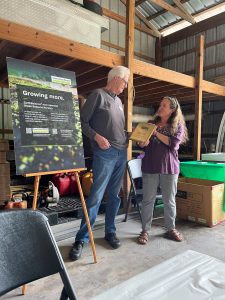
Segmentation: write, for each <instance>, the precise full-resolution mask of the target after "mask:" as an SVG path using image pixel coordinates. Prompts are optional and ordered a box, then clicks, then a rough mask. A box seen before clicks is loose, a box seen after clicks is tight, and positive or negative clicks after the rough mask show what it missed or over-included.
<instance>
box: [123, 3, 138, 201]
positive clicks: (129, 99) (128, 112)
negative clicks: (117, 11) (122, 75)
mask: <svg viewBox="0 0 225 300" xmlns="http://www.w3.org/2000/svg"><path fill="white" fill-rule="evenodd" d="M134 18H135V0H130V1H127V2H126V47H125V48H126V50H125V65H126V67H127V68H129V69H130V77H129V81H128V86H127V91H126V93H125V98H124V113H125V118H126V129H127V131H128V132H131V131H132V113H133V100H134V86H133V60H134ZM131 158H132V143H131V141H130V142H129V146H128V150H127V159H128V160H130V159H131ZM129 187H130V181H129V179H128V174H127V173H126V174H125V180H124V201H123V203H124V204H125V205H124V207H126V205H127V201H126V202H125V199H126V198H127V194H128V190H129Z"/></svg>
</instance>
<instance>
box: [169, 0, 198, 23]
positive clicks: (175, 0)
mask: <svg viewBox="0 0 225 300" xmlns="http://www.w3.org/2000/svg"><path fill="white" fill-rule="evenodd" d="M173 2H174V3H175V4H176V6H177V7H178V8H179V9H180V10H181V11H182V12H183V13H184V14H185V16H186V19H185V20H187V21H188V20H189V21H188V22H190V23H191V24H195V23H196V21H195V19H194V18H193V16H192V15H191V14H189V12H188V11H187V10H186V9H185V8H184V6H183V4H182V3H181V1H180V0H173Z"/></svg>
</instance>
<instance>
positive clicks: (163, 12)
mask: <svg viewBox="0 0 225 300" xmlns="http://www.w3.org/2000/svg"><path fill="white" fill-rule="evenodd" d="M188 1H189V0H181V3H186V2H188ZM171 6H175V4H171ZM166 12H167V10H166V9H162V10H160V11H158V12H157V13H155V14H153V15H151V16H149V17H147V18H146V19H147V20H149V21H150V20H152V19H155V18H157V17H159V16H161V15H163V14H165V13H166Z"/></svg>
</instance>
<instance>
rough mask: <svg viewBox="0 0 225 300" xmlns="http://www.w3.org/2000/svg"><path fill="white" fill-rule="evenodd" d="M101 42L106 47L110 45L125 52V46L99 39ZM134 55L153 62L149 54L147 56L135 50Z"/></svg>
mask: <svg viewBox="0 0 225 300" xmlns="http://www.w3.org/2000/svg"><path fill="white" fill-rule="evenodd" d="M101 44H102V45H104V46H107V47H110V48H113V49H117V50H119V51H122V52H125V48H124V47H121V46H119V45H115V44H113V43H110V42H107V41H104V40H102V41H101ZM134 55H135V56H137V57H140V58H144V59H146V60H148V61H152V62H155V59H154V58H153V57H150V56H148V55H146V54H143V53H141V52H137V51H135V52H134Z"/></svg>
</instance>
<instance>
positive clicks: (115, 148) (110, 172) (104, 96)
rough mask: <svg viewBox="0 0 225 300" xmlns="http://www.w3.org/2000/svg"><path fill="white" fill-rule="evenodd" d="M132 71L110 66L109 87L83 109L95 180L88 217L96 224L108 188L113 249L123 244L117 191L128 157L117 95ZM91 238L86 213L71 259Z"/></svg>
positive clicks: (108, 225) (107, 232) (107, 233)
mask: <svg viewBox="0 0 225 300" xmlns="http://www.w3.org/2000/svg"><path fill="white" fill-rule="evenodd" d="M129 75H130V71H129V69H127V68H126V67H123V66H117V67H115V68H113V69H111V71H110V72H109V73H108V82H107V85H106V87H105V88H101V89H97V90H94V91H93V92H92V93H91V94H90V96H89V97H88V98H87V101H86V102H85V104H84V106H83V108H82V110H81V125H82V131H83V133H84V134H85V135H86V136H87V137H89V138H90V140H91V141H92V145H93V166H92V170H93V184H92V187H91V192H90V196H89V197H88V199H87V201H86V206H87V211H88V215H89V220H90V223H91V226H93V225H94V222H95V220H96V217H97V214H98V210H99V206H100V204H101V201H102V198H103V195H104V193H105V190H106V189H107V191H108V200H107V204H106V212H105V240H106V241H107V242H108V243H109V244H110V246H111V247H112V248H114V249H117V248H119V247H120V240H119V239H118V238H117V236H116V227H115V217H116V215H117V212H118V210H119V207H120V198H119V197H118V194H119V191H120V187H121V184H122V178H123V174H124V171H125V166H126V161H127V155H126V152H127V150H126V149H127V134H126V132H125V131H124V125H125V118H124V112H123V107H122V103H121V100H120V99H119V97H118V95H119V94H121V93H122V92H123V90H124V89H125V88H126V87H127V82H128V78H129ZM88 242H89V235H88V228H87V225H86V222H85V218H84V216H83V218H82V221H81V225H80V230H79V231H78V232H77V235H76V238H75V243H74V244H73V246H72V249H71V250H70V254H69V256H70V259H71V260H77V259H79V258H80V257H81V253H82V249H83V246H84V243H88Z"/></svg>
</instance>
